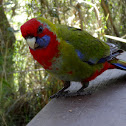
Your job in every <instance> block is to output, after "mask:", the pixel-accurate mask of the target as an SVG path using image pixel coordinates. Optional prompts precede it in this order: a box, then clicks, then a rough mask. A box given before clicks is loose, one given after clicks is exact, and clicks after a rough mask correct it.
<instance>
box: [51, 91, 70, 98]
mask: <svg viewBox="0 0 126 126" xmlns="http://www.w3.org/2000/svg"><path fill="white" fill-rule="evenodd" d="M68 93H69V91H63V92H61V91H59V92H57V93H56V94H54V95H52V96H50V97H49V98H50V99H53V98H59V97H65V96H66V95H67V94H68Z"/></svg>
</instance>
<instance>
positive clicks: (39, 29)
mask: <svg viewBox="0 0 126 126" xmlns="http://www.w3.org/2000/svg"><path fill="white" fill-rule="evenodd" d="M42 32H43V27H42V26H39V28H38V33H39V34H40V33H42Z"/></svg>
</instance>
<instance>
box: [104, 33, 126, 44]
mask: <svg viewBox="0 0 126 126" xmlns="http://www.w3.org/2000/svg"><path fill="white" fill-rule="evenodd" d="M104 36H105V37H106V38H110V39H113V40H116V41H120V42H124V43H126V39H123V38H119V37H115V36H110V35H104Z"/></svg>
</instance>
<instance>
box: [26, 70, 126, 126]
mask: <svg viewBox="0 0 126 126" xmlns="http://www.w3.org/2000/svg"><path fill="white" fill-rule="evenodd" d="M88 90H90V91H92V92H93V93H92V95H87V96H76V97H68V98H58V99H53V100H51V101H50V102H49V103H48V104H47V105H46V106H45V107H44V108H43V109H42V110H41V111H40V112H39V113H38V114H37V115H36V116H35V117H34V118H33V119H32V121H31V122H30V123H29V124H28V125H27V126H125V125H126V72H125V71H121V70H108V71H106V72H104V73H103V74H102V75H100V76H99V77H97V78H96V79H95V80H93V81H91V83H90V86H89V88H88V89H87V91H88Z"/></svg>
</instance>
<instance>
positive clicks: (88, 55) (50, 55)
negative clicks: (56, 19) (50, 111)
mask: <svg viewBox="0 0 126 126" xmlns="http://www.w3.org/2000/svg"><path fill="white" fill-rule="evenodd" d="M20 29H21V33H22V36H23V37H24V39H25V40H26V42H27V45H28V46H29V49H30V53H31V54H32V56H33V58H34V59H35V60H36V61H37V62H38V63H39V64H40V65H42V67H43V68H44V69H45V70H46V71H47V72H49V73H50V74H52V75H54V76H55V77H56V78H58V79H60V80H62V82H63V85H64V87H63V88H62V89H61V90H59V91H58V92H57V93H56V94H54V95H52V96H51V98H58V97H60V96H67V95H68V94H69V92H68V91H65V90H66V89H67V88H68V87H70V85H71V81H75V82H80V83H81V85H82V87H81V88H80V89H79V90H77V91H76V94H78V95H79V94H80V93H81V92H84V90H85V89H86V88H87V87H88V85H89V82H90V81H91V80H93V79H95V78H96V77H97V76H99V75H100V74H102V73H103V72H104V71H106V70H108V69H121V70H126V61H122V60H120V59H118V58H117V56H118V55H120V54H121V53H123V52H124V51H123V50H121V49H119V48H118V46H117V45H116V44H113V43H107V42H104V41H102V40H99V39H97V38H95V37H93V36H92V35H91V34H89V33H88V32H87V31H84V30H81V29H78V28H74V27H70V26H67V25H61V24H53V23H52V22H51V21H49V20H47V19H45V18H43V17H37V18H32V19H30V20H28V21H27V22H25V23H24V24H23V25H22V26H21V27H20ZM65 94H66V95H65Z"/></svg>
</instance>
